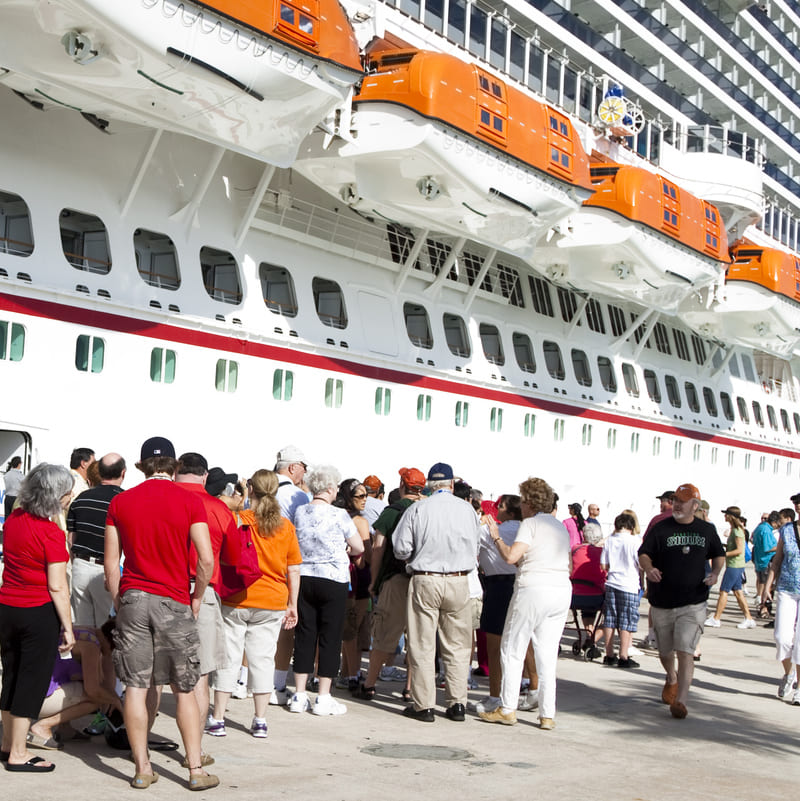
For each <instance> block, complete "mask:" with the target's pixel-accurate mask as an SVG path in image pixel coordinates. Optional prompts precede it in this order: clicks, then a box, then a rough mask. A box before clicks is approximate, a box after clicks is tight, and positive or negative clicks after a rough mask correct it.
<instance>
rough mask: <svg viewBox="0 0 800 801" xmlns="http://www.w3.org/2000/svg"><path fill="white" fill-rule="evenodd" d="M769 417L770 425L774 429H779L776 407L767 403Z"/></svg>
mask: <svg viewBox="0 0 800 801" xmlns="http://www.w3.org/2000/svg"><path fill="white" fill-rule="evenodd" d="M767 419H768V420H769V427H770V428H771V429H772V430H773V431H777V430H778V417H777V415H776V414H775V409H773V408H772V406H770V405H769V404H767Z"/></svg>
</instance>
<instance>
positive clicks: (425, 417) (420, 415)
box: [417, 395, 431, 423]
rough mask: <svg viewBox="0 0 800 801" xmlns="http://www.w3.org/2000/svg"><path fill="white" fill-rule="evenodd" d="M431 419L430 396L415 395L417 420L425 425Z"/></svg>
mask: <svg viewBox="0 0 800 801" xmlns="http://www.w3.org/2000/svg"><path fill="white" fill-rule="evenodd" d="M430 419H431V396H430V395H417V420H419V421H420V422H422V423H427V422H428V421H429V420H430Z"/></svg>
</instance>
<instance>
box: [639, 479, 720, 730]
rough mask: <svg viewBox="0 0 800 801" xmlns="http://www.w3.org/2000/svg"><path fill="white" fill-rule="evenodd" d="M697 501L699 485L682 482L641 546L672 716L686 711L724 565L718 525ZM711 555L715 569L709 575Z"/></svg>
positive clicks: (665, 694)
mask: <svg viewBox="0 0 800 801" xmlns="http://www.w3.org/2000/svg"><path fill="white" fill-rule="evenodd" d="M699 506H700V491H699V490H698V489H697V487H695V486H693V485H692V484H681V485H680V487H678V489H677V490H675V493H674V497H673V502H672V515H671V516H670V517H668V518H665V519H664V520H660V521H658V522H657V523H656V524H655V525H654V526H653V528H652V529H651V530H650V533H649V534H648V535H647V537H645V539H644V542H643V543H642V546H641V548H639V565H640V566H641V568H642V570H643V571H644V572H645V575H646V576H647V599H648V600H649V601H650V608H651V610H652V614H653V627H654V629H655V633H656V643H657V645H658V655H659V658H660V659H661V664H662V665H663V666H664V669H665V670H666V672H667V680H666V683H665V684H664V689H663V690H662V692H661V700H662V701H663V702H664V703H665V704H669V711H670V713H671V714H672V717H674V718H685V717H686V715H687V714H688V713H687V710H686V702H687V701H688V697H689V687H690V685H691V683H692V676H693V674H694V653H695V649H696V648H697V645H698V643H699V642H700V636H701V635H702V633H703V621H704V620H705V618H706V602H707V601H708V588H709V587H712V586H713V585H714V584H716V583H717V579H718V577H719V574H720V571H721V570H722V568H723V567H724V566H725V550H724V548H723V547H722V542H721V541H720V539H719V536H718V535H717V530H716V528H714V526H713V525H712V524H711V523H708V522H706V521H705V520H700V519H699V518H697V517H695V512H696V511H697V509H698V507H699ZM709 559H710V560H711V572H710V573H709V574H708V575H706V564H707V562H708V560H709ZM676 658H677V668H676V664H675V662H676Z"/></svg>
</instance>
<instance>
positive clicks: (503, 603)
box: [481, 574, 516, 637]
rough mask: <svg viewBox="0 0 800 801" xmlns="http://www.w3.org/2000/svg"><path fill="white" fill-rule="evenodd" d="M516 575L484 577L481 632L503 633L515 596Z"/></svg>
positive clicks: (499, 634) (498, 634)
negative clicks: (513, 596) (512, 598)
mask: <svg viewBox="0 0 800 801" xmlns="http://www.w3.org/2000/svg"><path fill="white" fill-rule="evenodd" d="M515 579H516V574H501V575H499V576H484V577H483V590H484V592H483V611H482V612H481V631H485V632H486V633H487V634H496V635H497V636H498V637H499V636H501V635H502V633H503V627H504V626H505V624H506V614H507V612H508V606H509V604H510V603H511V596H512V595H513V594H514V580H515Z"/></svg>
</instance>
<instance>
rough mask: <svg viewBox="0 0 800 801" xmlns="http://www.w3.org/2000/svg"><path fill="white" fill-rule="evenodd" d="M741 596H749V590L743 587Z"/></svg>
mask: <svg viewBox="0 0 800 801" xmlns="http://www.w3.org/2000/svg"><path fill="white" fill-rule="evenodd" d="M742 595H750V590H748V589H747V587H745V588H744V589H742Z"/></svg>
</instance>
